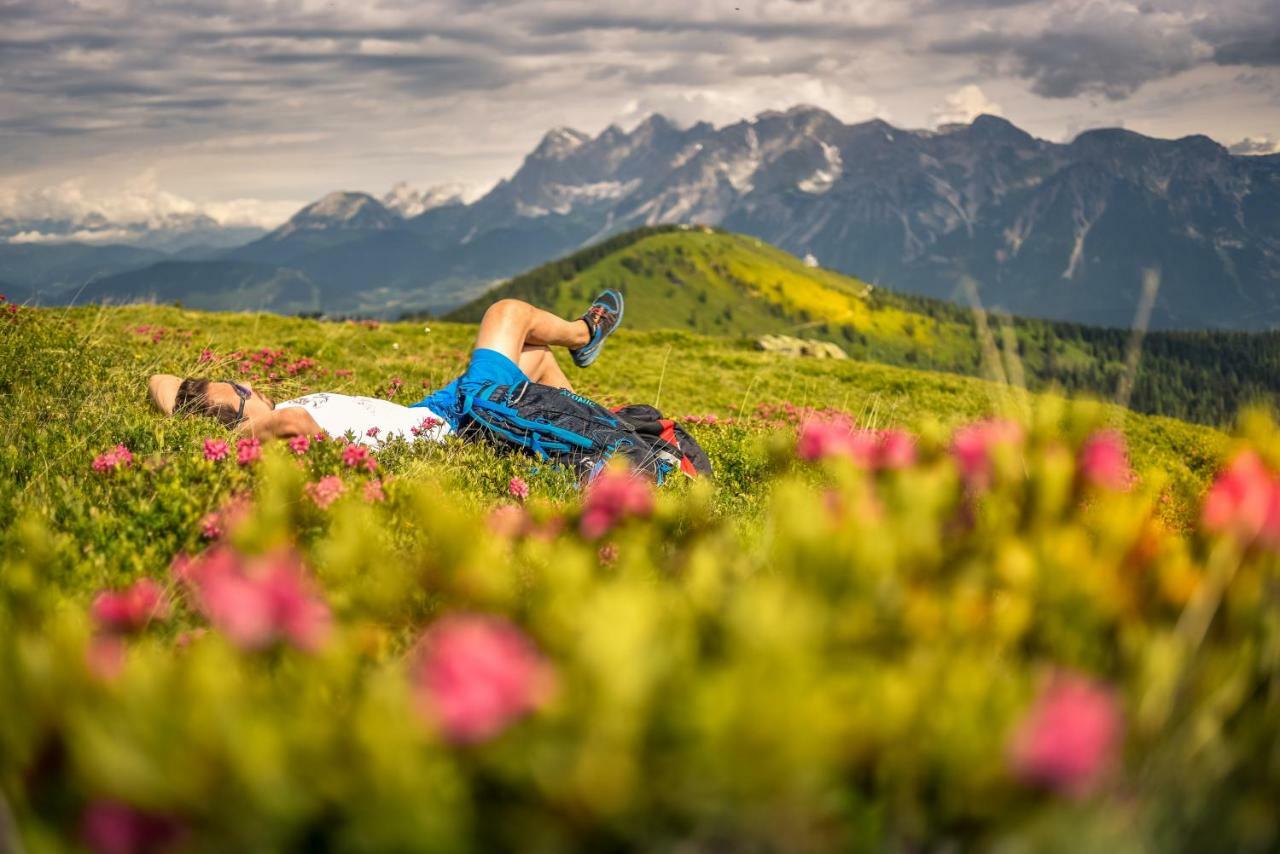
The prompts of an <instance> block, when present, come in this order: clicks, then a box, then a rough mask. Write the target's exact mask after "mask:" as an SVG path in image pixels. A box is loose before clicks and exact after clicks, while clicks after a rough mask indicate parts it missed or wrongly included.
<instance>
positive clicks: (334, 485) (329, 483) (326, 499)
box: [306, 474, 347, 510]
mask: <svg viewBox="0 0 1280 854" xmlns="http://www.w3.org/2000/svg"><path fill="white" fill-rule="evenodd" d="M306 489H307V496H308V497H309V498H310V499H311V500H312V501H313V502H315V505H316V506H317V507H319V508H320V509H321V510H326V509H328V507H329V505H330V504H332V503H333V502H335V501H337V500H338V498H340V497H341V496H342V493H344V492H346V491H347V485H346V484H345V483H343V482H342V478H340V477H338V476H337V475H336V474H331V475H327V476H326V477H322V478H320V479H319V480H317V481H316V482H315V483H308V484H307V487H306Z"/></svg>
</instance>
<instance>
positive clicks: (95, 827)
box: [80, 800, 185, 854]
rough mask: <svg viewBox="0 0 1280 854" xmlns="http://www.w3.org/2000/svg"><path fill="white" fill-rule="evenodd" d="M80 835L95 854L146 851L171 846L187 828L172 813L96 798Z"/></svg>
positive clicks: (141, 853)
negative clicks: (147, 810)
mask: <svg viewBox="0 0 1280 854" xmlns="http://www.w3.org/2000/svg"><path fill="white" fill-rule="evenodd" d="M80 835H81V837H82V838H83V840H84V844H85V847H87V848H88V849H89V850H90V851H92V852H94V854H144V852H149V851H165V850H169V849H172V848H173V847H175V846H176V845H178V844H179V843H180V842H181V841H182V837H183V836H184V835H185V830H184V828H183V826H182V824H181V823H180V822H179V821H178V820H177V819H176V818H173V817H172V816H168V815H164V814H162V813H155V812H144V811H143V810H140V809H137V808H136V807H131V806H129V805H128V804H125V803H121V802H119V801H108V800H97V801H94V802H93V803H91V804H89V806H88V808H86V809H85V811H84V815H83V816H82V817H81V820H80Z"/></svg>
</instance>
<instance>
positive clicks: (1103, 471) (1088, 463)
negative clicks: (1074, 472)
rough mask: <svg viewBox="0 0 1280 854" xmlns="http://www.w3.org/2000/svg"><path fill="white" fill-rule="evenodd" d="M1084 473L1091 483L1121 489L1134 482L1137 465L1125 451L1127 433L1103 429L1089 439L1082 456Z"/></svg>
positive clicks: (1080, 459)
mask: <svg viewBox="0 0 1280 854" xmlns="http://www.w3.org/2000/svg"><path fill="white" fill-rule="evenodd" d="M1078 465H1079V469H1080V476H1081V477H1083V478H1084V480H1085V482H1086V483H1088V484H1089V485H1091V486H1097V487H1100V488H1102V489H1113V490H1116V491H1119V492H1122V491H1124V490H1127V489H1129V488H1130V487H1131V486H1133V479H1134V474H1133V468H1132V467H1131V466H1130V465H1129V455H1128V453H1127V452H1126V451H1125V445H1124V436H1122V435H1121V434H1119V433H1117V432H1116V431H1114V430H1102V431H1099V432H1097V433H1094V434H1093V435H1092V436H1090V437H1089V438H1088V439H1086V440H1085V442H1084V445H1082V446H1081V448H1080V457H1079V459H1078Z"/></svg>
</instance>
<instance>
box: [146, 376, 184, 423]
mask: <svg viewBox="0 0 1280 854" xmlns="http://www.w3.org/2000/svg"><path fill="white" fill-rule="evenodd" d="M180 385H182V379H181V378H180V377H175V376H174V375H173V374H152V375H151V379H149V380H147V396H148V397H149V398H151V405H152V406H154V407H155V408H156V409H159V410H160V411H161V412H163V413H164V414H165V415H172V414H173V409H174V406H175V405H176V404H177V400H178V386H180Z"/></svg>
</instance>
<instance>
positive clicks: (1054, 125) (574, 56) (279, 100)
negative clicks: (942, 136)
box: [0, 0, 1280, 213]
mask: <svg viewBox="0 0 1280 854" xmlns="http://www.w3.org/2000/svg"><path fill="white" fill-rule="evenodd" d="M736 7H737V8H736V9H735V4H733V3H726V2H724V0H649V2H647V3H645V4H641V5H639V6H637V5H634V4H632V5H628V6H616V5H613V4H600V3H592V2H587V0H522V2H507V0H482V1H481V2H476V0H376V2H373V3H365V4H348V3H330V4H328V5H325V4H321V3H319V2H313V1H312V0H280V2H271V3H265V2H262V0H184V2H180V3H175V2H172V0H96V2H93V3H82V2H76V0H0V116H3V118H2V119H0V191H3V190H5V189H7V188H12V187H31V186H35V187H38V186H40V185H41V183H42V182H50V181H53V182H57V181H63V180H67V179H70V178H76V179H80V178H83V179H84V180H85V181H86V182H89V183H93V182H95V181H97V182H100V183H102V184H103V185H104V186H107V185H109V184H110V183H111V181H112V180H116V181H127V180H130V179H131V178H133V177H136V175H137V174H138V171H139V170H141V169H142V168H148V169H152V170H154V172H155V174H156V176H157V178H156V180H158V181H162V182H171V183H172V182H177V183H179V184H180V185H181V186H179V187H178V189H179V190H181V192H182V193H183V195H184V197H188V198H200V197H202V196H208V197H211V198H218V199H226V198H236V199H240V198H242V197H250V196H252V197H255V198H265V199H273V200H277V201H279V200H294V199H296V200H298V201H305V200H307V199H308V198H311V197H313V196H317V195H319V194H321V193H322V192H324V191H325V190H327V189H331V187H330V186H329V185H330V184H341V185H343V186H363V187H367V188H368V189H370V190H374V191H381V189H383V188H384V187H385V186H388V185H389V184H390V183H392V182H394V181H395V180H400V179H403V178H408V179H410V180H415V181H420V182H426V181H441V182H444V181H454V180H465V181H473V182H477V183H480V182H487V181H490V180H492V179H495V178H497V177H499V176H500V175H502V174H504V173H507V172H509V171H510V170H511V169H512V168H513V167H514V166H515V165H516V164H518V163H519V160H520V157H521V156H522V155H523V154H524V153H525V152H527V151H528V150H529V148H530V147H531V146H532V145H533V144H534V143H536V141H537V139H538V137H539V136H541V133H542V132H543V131H544V130H545V129H546V128H547V127H549V126H551V125H561V124H563V125H572V126H577V127H581V128H583V129H584V130H587V131H590V132H595V131H596V130H598V129H600V128H602V127H604V126H605V125H606V124H608V123H609V122H613V121H617V122H621V123H624V124H625V123H628V122H634V121H638V120H639V119H640V118H641V117H642V116H643V115H644V114H645V113H646V112H648V111H655V110H656V111H662V112H664V113H667V114H669V115H671V116H673V117H675V118H677V119H678V120H681V121H694V120H698V119H708V120H710V121H713V122H717V123H725V122H729V121H734V120H737V119H740V118H742V117H744V116H746V115H751V114H754V113H756V112H759V111H761V110H764V109H774V108H785V107H787V106H790V105H792V104H795V103H798V102H809V103H815V104H818V105H819V106H822V107H824V108H826V109H828V110H830V111H831V112H833V113H835V114H836V115H837V116H838V117H840V118H842V119H845V120H855V121H856V120H861V119H866V118H870V117H872V116H877V115H879V116H884V117H886V118H889V119H890V120H893V121H895V122H897V123H899V124H906V125H912V124H916V125H924V124H928V123H929V122H931V121H936V120H937V119H936V117H937V116H940V115H952V114H954V113H955V110H950V111H948V109H947V108H946V105H948V104H952V103H953V102H957V103H958V101H957V96H958V93H964V94H965V97H964V98H963V99H961V100H963V101H964V103H965V104H969V103H980V102H989V103H998V104H1000V105H1001V107H1002V108H1003V109H1004V113H1005V115H1007V116H1008V117H1009V118H1010V119H1012V120H1013V121H1015V122H1018V123H1020V124H1027V126H1028V127H1029V129H1030V130H1032V131H1034V132H1037V133H1041V134H1044V135H1050V136H1060V135H1061V134H1063V133H1065V131H1066V126H1067V124H1068V123H1069V122H1077V121H1079V120H1080V118H1081V116H1082V115H1083V114H1084V113H1085V112H1087V111H1088V110H1089V109H1090V106H1089V104H1088V103H1085V102H1084V101H1085V99H1090V98H1093V97H1094V96H1102V98H1101V101H1102V102H1103V103H1106V104H1108V105H1113V104H1114V105H1120V104H1123V105H1124V106H1125V109H1126V110H1128V109H1130V108H1133V110H1135V111H1136V112H1137V113H1138V114H1139V115H1145V116H1148V117H1150V116H1156V115H1157V114H1160V115H1162V114H1163V113H1165V112H1172V113H1173V114H1175V115H1176V114H1178V112H1179V110H1182V111H1183V113H1182V116H1183V117H1182V118H1176V119H1168V120H1165V119H1160V120H1159V121H1163V122H1164V124H1157V123H1156V121H1157V120H1156V119H1148V121H1147V124H1146V125H1144V126H1143V127H1145V128H1146V129H1147V130H1151V129H1155V130H1160V129H1163V128H1166V127H1167V128H1168V130H1169V132H1170V134H1171V135H1173V134H1183V133H1192V132H1197V131H1204V130H1206V129H1209V128H1210V127H1212V128H1215V129H1219V132H1221V133H1226V134H1229V135H1230V136H1229V137H1228V138H1231V139H1240V138H1243V137H1247V136H1254V137H1258V136H1259V135H1261V134H1265V133H1267V132H1270V131H1271V130H1272V129H1271V128H1267V127H1264V126H1263V119H1262V118H1261V117H1260V116H1261V114H1262V113H1263V112H1264V111H1263V110H1262V109H1260V108H1259V105H1261V104H1266V103H1269V102H1268V100H1267V99H1271V98H1274V97H1276V92H1277V91H1280V75H1277V72H1276V71H1275V68H1276V67H1277V65H1278V64H1280V61H1278V59H1277V49H1276V46H1277V38H1278V36H1280V31H1278V30H1277V21H1280V0H1232V2H1230V3H1221V4H1217V5H1211V0H1144V2H1143V4H1142V5H1140V6H1135V5H1133V4H1132V3H1131V2H1128V0H911V2H908V3H901V4H889V3H873V2H869V0H809V1H808V2H795V1H794V0H753V2H751V3H746V2H743V3H738V4H736ZM1223 65H1235V66H1251V68H1250V73H1251V74H1254V75H1257V76H1258V77H1259V79H1258V81H1256V82H1254V83H1251V84H1249V85H1245V84H1243V83H1241V84H1239V85H1238V86H1237V87H1236V89H1235V90H1231V91H1236V92H1238V93H1240V96H1241V97H1240V101H1241V103H1240V105H1239V107H1238V109H1237V113H1236V114H1233V115H1234V116H1235V118H1232V119H1231V120H1230V121H1227V122H1226V123H1225V124H1224V123H1223V116H1222V114H1221V109H1220V105H1221V103H1222V93H1223V91H1224V89H1223V87H1224V86H1226V87H1228V90H1229V87H1230V86H1231V85H1232V84H1231V83H1230V82H1229V81H1228V82H1226V83H1223V82H1222V81H1221V80H1220V79H1218V78H1214V77H1212V74H1213V73H1214V72H1215V71H1217V72H1218V73H1219V74H1220V76H1226V75H1229V74H1230V73H1231V72H1228V71H1225V70H1223V69H1221V68H1220V66H1223ZM1179 75H1190V77H1191V78H1192V79H1191V80H1189V81H1187V82H1186V83H1185V85H1183V83H1181V82H1178V81H1180V80H1181V78H1180V77H1179ZM1162 81H1164V82H1167V83H1168V85H1167V86H1166V87H1165V89H1164V90H1162V91H1161V92H1160V93H1159V94H1158V95H1152V94H1150V93H1148V91H1147V88H1148V87H1149V84H1156V83H1159V82H1162ZM1183 93H1185V94H1186V96H1187V98H1188V99H1189V102H1191V103H1193V104H1195V105H1199V106H1195V107H1189V108H1182V107H1179V108H1177V109H1174V110H1172V111H1170V110H1164V111H1160V110H1156V109H1154V107H1153V106H1152V105H1154V104H1156V103H1157V102H1158V101H1159V102H1161V103H1177V101H1178V97H1179V96H1180V95H1181V94H1183ZM1080 96H1084V98H1083V99H1082V100H1081V101H1080V102H1075V103H1072V104H1071V105H1070V107H1069V108H1067V107H1064V106H1062V104H1063V101H1062V99H1071V98H1078V97H1080ZM1160 99H1165V100H1164V101H1160ZM1211 106H1212V107H1213V109H1214V110H1216V112H1214V113H1213V124H1212V125H1209V124H1207V123H1206V121H1201V120H1200V119H1199V118H1197V116H1200V115H1208V114H1209V111H1210V107H1211ZM1197 110H1198V111H1200V112H1197ZM1125 118H1126V117H1125V116H1124V115H1121V114H1120V113H1118V112H1115V111H1110V112H1106V113H1105V114H1099V115H1098V116H1096V120H1097V121H1098V122H1105V123H1111V124H1116V123H1119V122H1121V121H1123V120H1124V119H1125ZM1228 118H1230V117H1228ZM1093 120H1094V118H1090V121H1093ZM1028 123H1029V124H1028ZM224 139H225V140H228V142H227V143H226V144H221V143H220V142H219V140H224ZM284 140H289V142H287V143H286V142H283V141H284ZM232 141H233V142H232ZM139 164H142V165H139ZM86 186H88V185H86ZM165 186H166V187H167V186H168V185H167V184H166V185H165ZM0 196H2V194H0ZM281 204H283V202H281ZM277 207H278V205H277ZM271 209H272V210H276V207H272V208H271ZM0 213H3V212H0Z"/></svg>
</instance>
